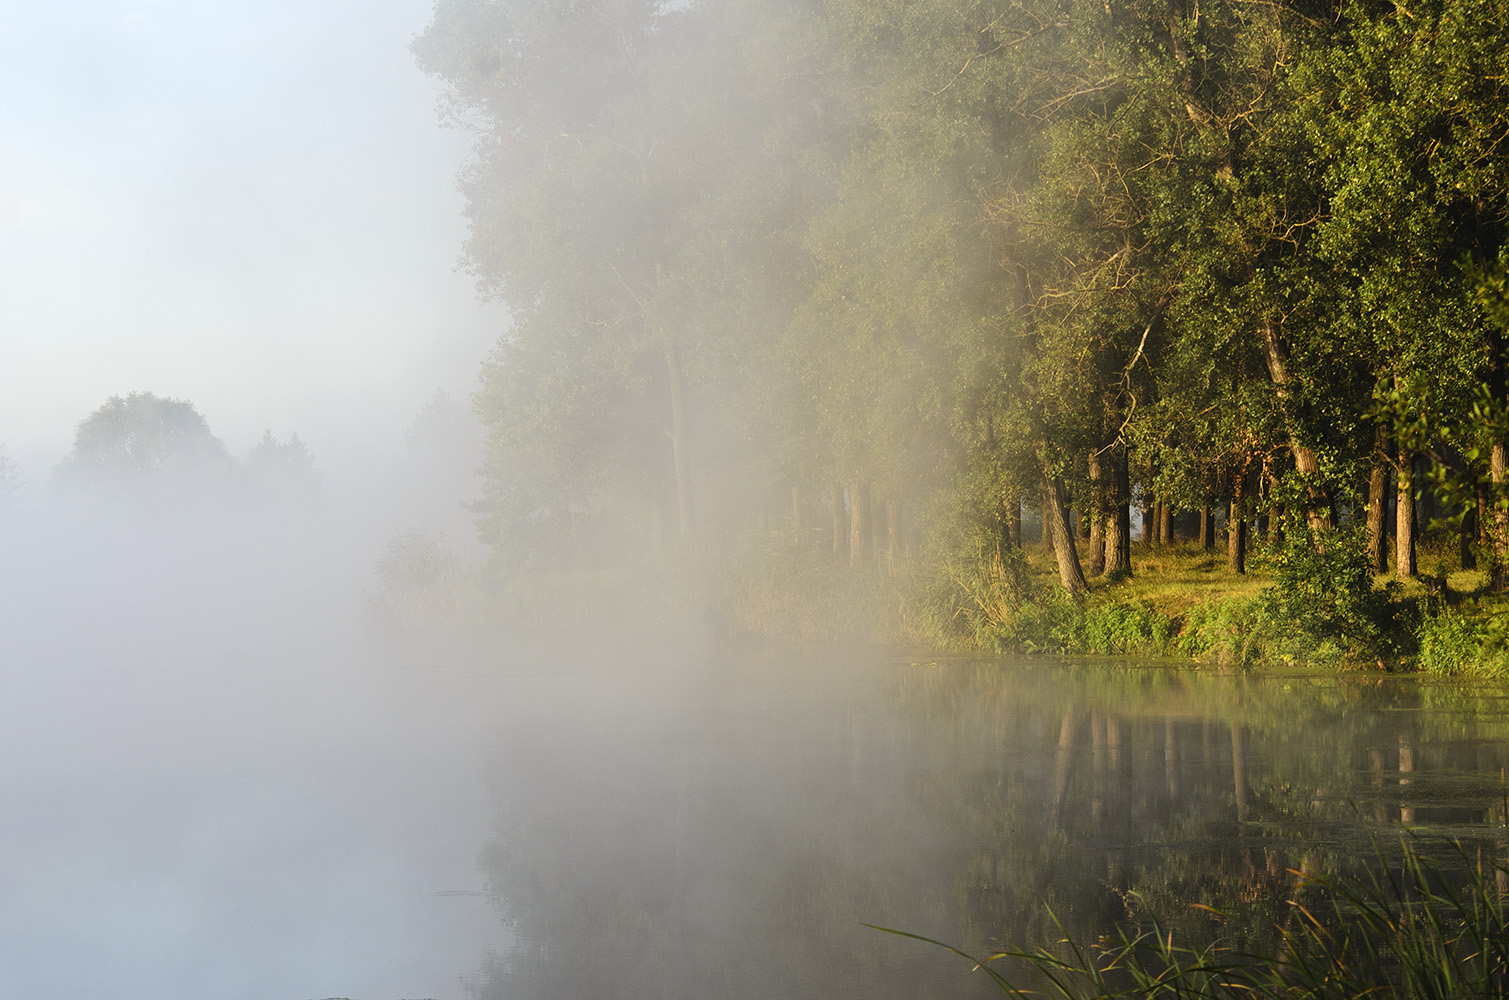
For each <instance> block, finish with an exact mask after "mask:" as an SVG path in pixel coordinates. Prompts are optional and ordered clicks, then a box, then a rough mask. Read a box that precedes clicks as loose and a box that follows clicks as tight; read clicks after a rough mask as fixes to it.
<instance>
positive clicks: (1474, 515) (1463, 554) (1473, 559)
mask: <svg viewBox="0 0 1509 1000" xmlns="http://www.w3.org/2000/svg"><path fill="white" fill-rule="evenodd" d="M1477 520H1478V512H1477V508H1476V507H1471V506H1470V507H1468V508H1467V509H1466V510H1465V511H1463V512H1462V527H1461V530H1460V531H1458V532H1457V554H1458V561H1459V562H1460V563H1461V566H1462V568H1463V569H1477V568H1478V558H1477V553H1476V551H1474V549H1473V545H1474V543H1475V542H1476V541H1477V534H1478V525H1477Z"/></svg>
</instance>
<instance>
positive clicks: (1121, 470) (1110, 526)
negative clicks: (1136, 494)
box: [1105, 446, 1132, 576]
mask: <svg viewBox="0 0 1509 1000" xmlns="http://www.w3.org/2000/svg"><path fill="white" fill-rule="evenodd" d="M1106 454H1107V455H1108V456H1109V457H1110V468H1111V476H1110V479H1109V481H1108V483H1107V485H1108V486H1109V490H1108V493H1107V501H1108V506H1109V507H1110V510H1109V513H1108V514H1107V516H1106V548H1105V553H1106V565H1105V575H1106V576H1116V575H1125V574H1127V573H1130V572H1131V571H1132V500H1131V497H1132V487H1131V475H1130V472H1129V470H1128V469H1127V454H1126V449H1125V448H1123V447H1119V446H1118V447H1116V448H1112V449H1111V450H1110V451H1109V452H1107V453H1106Z"/></svg>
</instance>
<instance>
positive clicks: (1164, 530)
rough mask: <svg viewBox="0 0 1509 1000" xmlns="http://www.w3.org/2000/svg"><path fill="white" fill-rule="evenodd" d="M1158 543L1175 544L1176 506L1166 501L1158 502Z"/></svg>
mask: <svg viewBox="0 0 1509 1000" xmlns="http://www.w3.org/2000/svg"><path fill="white" fill-rule="evenodd" d="M1158 541H1159V543H1160V544H1162V545H1172V544H1174V505H1173V504H1171V503H1168V502H1167V501H1164V500H1160V501H1158Z"/></svg>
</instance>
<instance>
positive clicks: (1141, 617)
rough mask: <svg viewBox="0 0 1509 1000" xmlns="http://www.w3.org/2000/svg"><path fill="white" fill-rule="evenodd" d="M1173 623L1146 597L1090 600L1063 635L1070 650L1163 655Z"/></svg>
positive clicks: (1111, 653)
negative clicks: (1122, 600)
mask: <svg viewBox="0 0 1509 1000" xmlns="http://www.w3.org/2000/svg"><path fill="white" fill-rule="evenodd" d="M1172 627H1173V623H1172V622H1170V621H1169V620H1168V618H1167V617H1165V616H1164V615H1162V614H1160V613H1159V612H1158V611H1157V610H1155V609H1154V608H1153V606H1152V605H1151V604H1150V603H1149V602H1146V601H1142V602H1136V603H1123V602H1120V601H1100V600H1093V599H1092V600H1090V601H1089V602H1087V603H1086V604H1085V606H1084V608H1083V611H1082V613H1081V615H1080V616H1079V618H1078V619H1077V620H1075V621H1074V622H1073V623H1072V626H1071V627H1070V629H1068V630H1067V633H1066V634H1064V636H1063V640H1064V641H1063V648H1064V651H1065V652H1070V653H1088V654H1092V655H1096V656H1161V655H1163V654H1164V653H1165V652H1166V651H1167V650H1168V647H1169V641H1170V634H1171V632H1172Z"/></svg>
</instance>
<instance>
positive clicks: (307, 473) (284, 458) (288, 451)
mask: <svg viewBox="0 0 1509 1000" xmlns="http://www.w3.org/2000/svg"><path fill="white" fill-rule="evenodd" d="M242 473H243V475H244V477H245V479H246V480H247V481H248V483H249V484H250V486H251V489H252V490H253V492H255V493H258V494H260V495H261V496H263V497H265V498H268V499H275V500H283V501H291V500H309V499H312V498H313V497H314V496H316V495H317V494H318V493H319V491H320V473H319V470H318V469H316V468H315V465H314V456H313V455H311V454H310V453H309V449H308V448H307V447H305V445H304V442H303V441H302V440H301V439H300V438H299V436H298V435H297V434H291V435H289V438H288V440H287V441H279V440H278V439H277V438H275V437H273V436H272V431H270V430H269V431H267V432H265V433H264V434H263V435H262V438H261V440H259V441H258V442H257V443H256V444H254V445H252V447H251V451H250V452H248V453H247V456H246V462H245V463H244V464H243V465H242Z"/></svg>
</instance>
